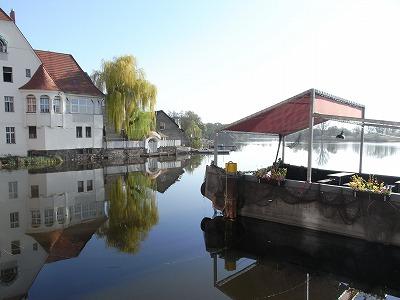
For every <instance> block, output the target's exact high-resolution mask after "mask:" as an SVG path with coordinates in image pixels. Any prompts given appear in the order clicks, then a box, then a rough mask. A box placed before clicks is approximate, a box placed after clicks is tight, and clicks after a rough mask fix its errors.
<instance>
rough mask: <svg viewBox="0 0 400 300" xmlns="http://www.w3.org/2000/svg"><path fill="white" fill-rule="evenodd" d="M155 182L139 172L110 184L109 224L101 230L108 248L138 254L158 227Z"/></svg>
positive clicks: (118, 178)
mask: <svg viewBox="0 0 400 300" xmlns="http://www.w3.org/2000/svg"><path fill="white" fill-rule="evenodd" d="M155 189H156V182H155V180H154V179H152V178H150V177H149V176H146V175H145V174H143V173H140V172H134V173H129V174H127V175H126V176H119V177H117V178H116V180H113V181H111V182H110V183H109V192H108V197H109V199H110V206H109V211H108V217H109V219H108V221H107V222H106V223H105V224H104V225H103V226H102V227H101V228H100V229H99V231H98V236H100V237H105V238H106V242H107V245H108V246H110V247H115V248H117V249H118V250H119V251H122V252H125V253H137V252H138V250H139V248H140V243H141V241H143V240H144V239H146V236H147V234H148V232H149V231H150V229H151V228H152V227H153V226H154V225H155V224H157V223H158V208H157V203H156V192H155Z"/></svg>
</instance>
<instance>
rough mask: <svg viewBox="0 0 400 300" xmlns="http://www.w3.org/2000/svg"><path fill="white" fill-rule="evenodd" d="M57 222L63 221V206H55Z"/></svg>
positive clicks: (61, 222) (62, 222)
mask: <svg viewBox="0 0 400 300" xmlns="http://www.w3.org/2000/svg"><path fill="white" fill-rule="evenodd" d="M57 222H58V224H64V223H65V207H57Z"/></svg>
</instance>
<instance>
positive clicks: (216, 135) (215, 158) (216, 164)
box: [214, 132, 218, 167]
mask: <svg viewBox="0 0 400 300" xmlns="http://www.w3.org/2000/svg"><path fill="white" fill-rule="evenodd" d="M214 166H216V167H218V132H216V133H215V136H214Z"/></svg>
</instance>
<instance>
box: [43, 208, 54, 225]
mask: <svg viewBox="0 0 400 300" xmlns="http://www.w3.org/2000/svg"><path fill="white" fill-rule="evenodd" d="M44 225H45V226H46V227H50V226H53V225H54V209H52V208H46V209H45V210H44Z"/></svg>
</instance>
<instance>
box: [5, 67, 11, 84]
mask: <svg viewBox="0 0 400 300" xmlns="http://www.w3.org/2000/svg"><path fill="white" fill-rule="evenodd" d="M3 81H4V82H12V68H11V67H3Z"/></svg>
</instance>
